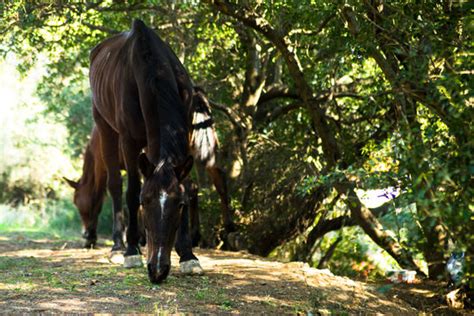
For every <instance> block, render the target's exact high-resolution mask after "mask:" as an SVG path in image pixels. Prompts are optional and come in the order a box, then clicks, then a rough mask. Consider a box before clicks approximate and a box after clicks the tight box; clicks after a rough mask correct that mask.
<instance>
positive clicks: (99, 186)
mask: <svg viewBox="0 0 474 316" xmlns="http://www.w3.org/2000/svg"><path fill="white" fill-rule="evenodd" d="M97 158H100V157H97V155H94V154H93V153H92V151H91V149H90V146H87V149H86V152H85V154H84V165H83V167H82V177H81V183H82V184H83V185H84V186H86V187H87V188H88V189H89V190H90V193H99V192H102V191H104V190H105V184H106V178H107V173H106V171H105V168H104V167H103V163H102V162H101V161H97Z"/></svg>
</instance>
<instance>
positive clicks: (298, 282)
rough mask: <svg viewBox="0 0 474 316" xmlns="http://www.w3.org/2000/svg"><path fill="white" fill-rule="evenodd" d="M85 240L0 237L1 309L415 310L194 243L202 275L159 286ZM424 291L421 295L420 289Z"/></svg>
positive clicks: (344, 281) (337, 282)
mask: <svg viewBox="0 0 474 316" xmlns="http://www.w3.org/2000/svg"><path fill="white" fill-rule="evenodd" d="M80 246H81V242H80V241H72V242H71V241H65V240H61V239H48V238H42V239H30V238H28V237H27V236H23V237H22V238H19V236H18V235H15V236H10V235H4V236H0V310H1V311H2V312H3V313H21V312H28V313H30V312H53V313H56V312H60V313H63V312H64V313H84V312H87V313H132V312H133V313H162V312H166V313H177V312H194V313H212V314H215V313H219V314H220V313H243V314H254V313H265V314H271V313H274V314H278V315H280V314H294V313H304V314H307V313H309V312H311V313H313V314H316V313H337V314H341V313H350V314H352V313H357V314H360V313H362V314H367V313H369V314H372V313H382V314H399V315H413V314H416V313H417V310H416V309H415V308H413V307H412V306H410V305H409V304H407V303H406V302H404V301H402V300H400V299H398V298H397V297H394V295H393V294H388V295H386V294H383V293H380V291H378V290H377V287H376V286H372V285H367V284H365V283H361V282H356V281H353V280H350V279H348V278H343V277H338V276H332V275H329V274H325V273H320V272H319V271H317V270H314V269H311V268H309V267H308V266H307V265H303V264H301V263H280V262H275V261H269V260H264V259H262V258H260V257H256V256H252V255H248V254H245V253H235V252H222V251H215V250H201V249H196V251H195V253H196V255H197V256H198V257H199V259H200V261H201V265H202V267H203V268H204V270H205V272H206V273H205V275H203V276H196V277H189V276H182V275H180V274H179V269H178V261H179V260H178V257H177V256H176V254H173V257H172V265H173V268H172V271H171V275H170V276H169V277H168V279H167V281H166V282H165V283H164V284H161V285H153V284H151V283H149V281H148V278H147V275H146V269H145V267H143V268H137V269H130V270H125V269H123V268H122V266H121V265H118V264H112V263H110V261H109V247H105V246H103V247H100V248H99V249H92V250H85V249H81V248H80ZM419 294H420V295H421V294H423V295H424V292H423V293H419Z"/></svg>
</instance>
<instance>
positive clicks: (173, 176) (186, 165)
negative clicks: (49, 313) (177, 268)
mask: <svg viewBox="0 0 474 316" xmlns="http://www.w3.org/2000/svg"><path fill="white" fill-rule="evenodd" d="M139 165H140V170H141V171H142V173H143V175H144V177H145V182H144V184H143V187H142V191H141V195H140V200H141V203H142V205H143V209H144V223H145V229H146V235H147V245H148V251H147V256H148V258H147V259H148V260H147V267H148V276H149V278H150V281H151V282H153V283H159V282H162V281H163V280H164V279H166V277H167V276H168V273H169V271H170V268H171V250H172V248H173V245H174V242H175V237H176V231H177V229H178V226H179V223H180V219H181V212H182V210H183V208H184V205H185V204H184V203H185V196H184V194H185V189H184V186H183V185H182V183H181V182H182V181H183V180H184V178H186V176H187V175H188V173H189V171H190V170H191V168H192V165H193V158H192V157H191V156H188V158H187V159H186V160H185V162H183V163H182V164H181V165H179V166H174V165H172V164H171V163H170V162H166V161H161V162H160V163H159V164H158V165H157V166H154V165H153V164H151V163H150V162H149V161H148V159H147V157H146V155H145V154H142V155H141V156H140V159H139Z"/></svg>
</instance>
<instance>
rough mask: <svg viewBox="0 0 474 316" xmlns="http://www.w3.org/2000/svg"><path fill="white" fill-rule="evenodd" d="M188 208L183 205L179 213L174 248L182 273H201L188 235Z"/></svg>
mask: <svg viewBox="0 0 474 316" xmlns="http://www.w3.org/2000/svg"><path fill="white" fill-rule="evenodd" d="M188 213H189V209H188V206H187V205H185V206H184V208H183V210H182V213H181V222H180V225H179V228H178V232H177V236H176V244H175V249H176V252H177V253H178V255H179V269H180V271H181V273H184V274H202V273H203V270H202V268H201V265H200V264H199V260H198V259H197V258H196V256H195V255H194V254H193V249H192V244H191V237H190V236H189V214H188Z"/></svg>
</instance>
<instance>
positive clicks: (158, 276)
mask: <svg viewBox="0 0 474 316" xmlns="http://www.w3.org/2000/svg"><path fill="white" fill-rule="evenodd" d="M147 268H148V278H149V279H150V282H151V283H161V282H163V281H164V280H165V279H166V277H167V276H168V274H169V272H170V265H169V264H165V265H162V266H160V267H159V268H158V267H157V266H155V267H153V265H151V264H148V265H147Z"/></svg>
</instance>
